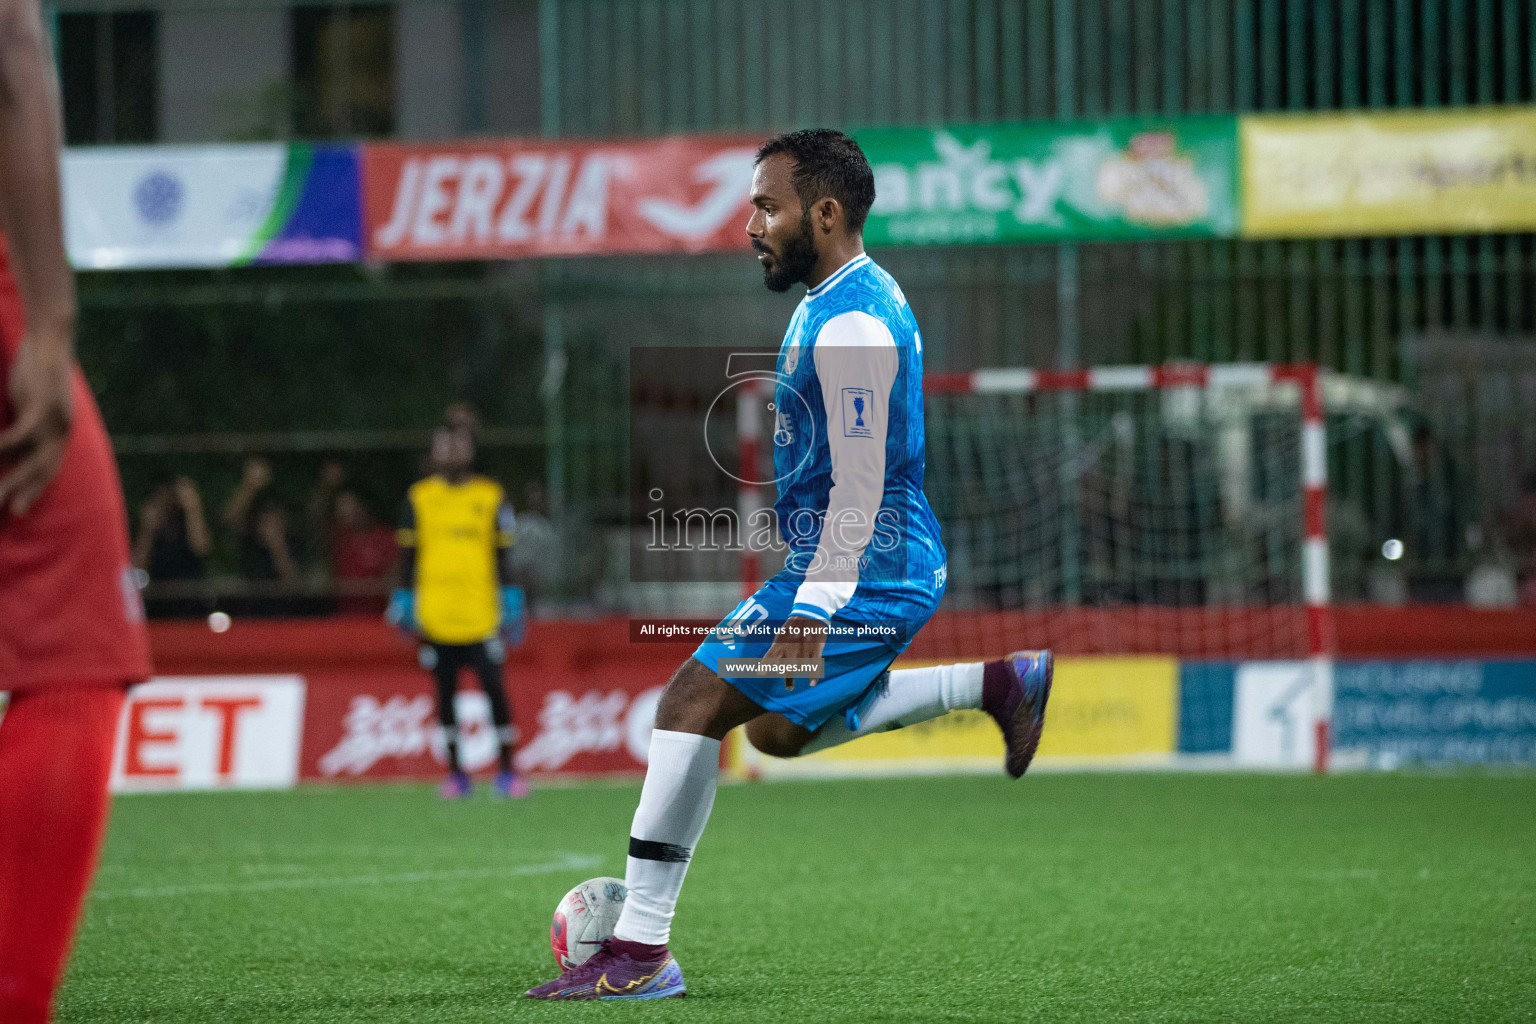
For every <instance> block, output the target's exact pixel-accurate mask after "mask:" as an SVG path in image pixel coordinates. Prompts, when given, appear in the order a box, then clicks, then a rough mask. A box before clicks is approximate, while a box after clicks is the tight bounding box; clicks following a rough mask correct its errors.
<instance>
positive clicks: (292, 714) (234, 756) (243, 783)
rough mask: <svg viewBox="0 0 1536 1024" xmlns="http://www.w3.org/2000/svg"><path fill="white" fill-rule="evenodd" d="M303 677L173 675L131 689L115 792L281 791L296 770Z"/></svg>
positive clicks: (116, 763) (120, 739) (120, 733)
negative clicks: (180, 790)
mask: <svg viewBox="0 0 1536 1024" xmlns="http://www.w3.org/2000/svg"><path fill="white" fill-rule="evenodd" d="M303 732H304V680H303V678H302V677H301V676H172V677H160V678H156V679H151V680H150V681H149V682H147V683H143V684H141V685H139V686H135V687H134V688H133V689H131V690H129V691H128V700H127V702H126V703H125V704H124V706H123V717H122V719H121V720H120V721H119V723H118V730H117V752H116V754H115V755H114V758H113V763H112V790H113V792H117V793H123V792H143V791H155V790H173V789H284V788H287V787H290V786H292V785H293V784H294V783H295V782H296V781H297V780H298V775H299V744H300V740H301V739H302V737H303Z"/></svg>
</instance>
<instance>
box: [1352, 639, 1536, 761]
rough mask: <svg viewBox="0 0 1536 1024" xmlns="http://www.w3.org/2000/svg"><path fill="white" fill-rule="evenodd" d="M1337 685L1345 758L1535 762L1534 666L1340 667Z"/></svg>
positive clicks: (1368, 664) (1476, 663)
mask: <svg viewBox="0 0 1536 1024" xmlns="http://www.w3.org/2000/svg"><path fill="white" fill-rule="evenodd" d="M1334 685H1335V687H1336V700H1335V704H1334V709H1333V728H1334V734H1335V736H1336V740H1335V743H1336V746H1337V748H1338V750H1339V754H1340V756H1341V757H1347V756H1348V755H1349V753H1350V752H1353V753H1354V754H1355V755H1356V759H1357V760H1358V759H1360V757H1361V756H1363V757H1364V760H1365V763H1366V764H1368V765H1371V766H1374V767H1382V768H1391V767H1394V766H1396V765H1398V764H1404V763H1430V764H1435V763H1445V764H1455V763H1470V764H1484V763H1494V762H1517V763H1525V764H1529V763H1532V762H1536V662H1532V661H1395V662H1394V661H1359V662H1341V663H1340V664H1339V666H1338V669H1337V670H1336V672H1335V675H1334Z"/></svg>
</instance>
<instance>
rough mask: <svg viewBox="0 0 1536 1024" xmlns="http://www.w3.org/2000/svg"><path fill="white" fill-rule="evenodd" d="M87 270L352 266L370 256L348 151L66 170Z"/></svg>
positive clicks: (76, 161) (283, 149)
mask: <svg viewBox="0 0 1536 1024" xmlns="http://www.w3.org/2000/svg"><path fill="white" fill-rule="evenodd" d="M63 177H64V182H63V188H64V199H65V202H64V234H65V241H66V243H67V246H68V249H69V258H70V261H71V262H72V263H73V264H74V265H75V267H76V268H77V269H80V270H111V269H117V268H125V267H229V266H240V265H244V264H252V263H345V262H350V261H354V260H357V259H359V258H360V256H361V247H360V244H359V243H360V240H361V221H360V218H359V208H358V167H357V154H356V151H355V150H354V149H353V148H352V147H349V146H307V145H291V146H289V145H281V144H254V145H238V146H107V147H100V148H94V147H93V148H90V149H73V150H70V151H68V152H67V153H66V154H65V156H64V161H63Z"/></svg>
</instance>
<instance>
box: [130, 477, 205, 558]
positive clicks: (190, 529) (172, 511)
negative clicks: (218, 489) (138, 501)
mask: <svg viewBox="0 0 1536 1024" xmlns="http://www.w3.org/2000/svg"><path fill="white" fill-rule="evenodd" d="M212 548H213V538H212V535H211V534H210V533H209V532H208V520H207V519H206V518H205V517H204V515H203V499H202V497H201V496H200V495H199V494H198V493H197V485H196V484H194V483H193V482H192V480H191V478H190V477H185V476H178V477H175V478H171V479H165V480H161V481H160V482H159V483H158V484H156V485H155V489H154V491H153V492H152V493H151V494H150V496H149V499H148V500H147V501H145V502H144V504H143V505H141V506H139V532H138V534H137V535H136V536H135V537H134V539H133V564H134V565H135V566H136V567H137V568H139V569H143V570H144V571H145V572H147V573H148V574H149V578H150V580H151V581H152V582H155V583H167V582H173V581H176V580H196V579H202V578H203V560H204V559H205V558H207V557H208V553H209V551H211V550H212Z"/></svg>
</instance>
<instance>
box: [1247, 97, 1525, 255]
mask: <svg viewBox="0 0 1536 1024" xmlns="http://www.w3.org/2000/svg"><path fill="white" fill-rule="evenodd" d="M1238 135H1239V139H1240V144H1241V152H1242V157H1241V162H1242V168H1243V171H1242V181H1243V189H1242V191H1243V235H1244V236H1246V237H1249V238H1274V237H1295V236H1317V237H1324V236H1341V235H1401V234H1421V233H1425V234H1427V233H1460V232H1484V231H1528V230H1531V229H1533V228H1536V108H1531V107H1485V108H1478V109H1468V110H1457V111H1446V112H1422V111H1405V112H1393V113H1381V114H1322V115H1317V114H1305V115H1287V114H1275V115H1262V116H1257V115H1254V116H1245V117H1241V118H1239V119H1238Z"/></svg>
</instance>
